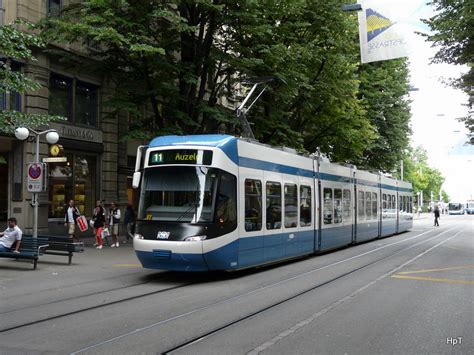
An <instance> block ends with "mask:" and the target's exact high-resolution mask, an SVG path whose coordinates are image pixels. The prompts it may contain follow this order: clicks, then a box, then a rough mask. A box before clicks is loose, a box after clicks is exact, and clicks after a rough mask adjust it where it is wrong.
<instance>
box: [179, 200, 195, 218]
mask: <svg viewBox="0 0 474 355" xmlns="http://www.w3.org/2000/svg"><path fill="white" fill-rule="evenodd" d="M197 206H198V203H197V202H194V203H193V204H191V206H189V208H188V209H187V210H186V211H184V212H183V213H182V214H181V215H180V216H179V217H178V219H177V220H176V222H179V221H181V220H182V219H183V218H184V216H186V215H187V214H188V213H189V212H191V211H193V210H194V211H195V210H196V209H197Z"/></svg>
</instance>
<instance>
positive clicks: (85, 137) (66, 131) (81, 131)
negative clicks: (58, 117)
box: [50, 123, 102, 143]
mask: <svg viewBox="0 0 474 355" xmlns="http://www.w3.org/2000/svg"><path fill="white" fill-rule="evenodd" d="M50 125H51V128H54V129H56V130H57V131H58V133H59V137H61V138H67V139H75V140H78V141H86V142H91V143H102V131H99V130H97V129H90V128H84V127H77V126H70V125H64V124H58V123H50Z"/></svg>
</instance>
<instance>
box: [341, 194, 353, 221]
mask: <svg viewBox="0 0 474 355" xmlns="http://www.w3.org/2000/svg"><path fill="white" fill-rule="evenodd" d="M342 218H343V219H345V221H346V222H347V221H350V219H351V191H350V190H344V191H343V192H342Z"/></svg>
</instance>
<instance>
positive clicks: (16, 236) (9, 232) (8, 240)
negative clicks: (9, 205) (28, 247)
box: [0, 217, 23, 253]
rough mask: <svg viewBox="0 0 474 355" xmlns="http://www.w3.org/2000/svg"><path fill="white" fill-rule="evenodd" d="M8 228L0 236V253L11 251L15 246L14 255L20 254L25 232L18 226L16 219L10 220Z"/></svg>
mask: <svg viewBox="0 0 474 355" xmlns="http://www.w3.org/2000/svg"><path fill="white" fill-rule="evenodd" d="M7 223H8V228H7V229H5V231H3V232H1V233H0V235H1V237H0V252H6V251H11V247H12V246H13V244H15V242H16V244H15V249H14V250H13V252H14V253H19V252H20V250H19V249H20V244H21V237H22V236H23V232H22V231H21V229H20V228H19V227H18V226H17V222H16V218H15V217H11V218H8V221H7Z"/></svg>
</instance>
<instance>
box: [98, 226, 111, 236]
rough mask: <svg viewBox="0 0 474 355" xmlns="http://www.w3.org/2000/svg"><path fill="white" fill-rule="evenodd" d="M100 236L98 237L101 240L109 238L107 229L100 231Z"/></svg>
mask: <svg viewBox="0 0 474 355" xmlns="http://www.w3.org/2000/svg"><path fill="white" fill-rule="evenodd" d="M100 234H101V235H100V236H101V237H102V238H107V237H109V236H110V232H109V229H108V228H104V229H102V232H101V233H100Z"/></svg>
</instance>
